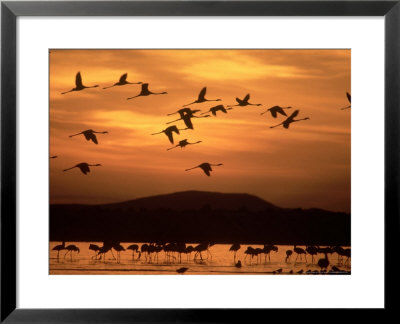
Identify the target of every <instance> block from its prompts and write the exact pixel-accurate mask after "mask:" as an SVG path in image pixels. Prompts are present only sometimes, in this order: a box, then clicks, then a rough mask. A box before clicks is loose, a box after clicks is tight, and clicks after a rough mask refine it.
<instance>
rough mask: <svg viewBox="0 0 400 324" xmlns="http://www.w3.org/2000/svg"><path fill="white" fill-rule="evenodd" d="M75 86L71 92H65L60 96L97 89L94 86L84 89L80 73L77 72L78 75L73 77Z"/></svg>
mask: <svg viewBox="0 0 400 324" xmlns="http://www.w3.org/2000/svg"><path fill="white" fill-rule="evenodd" d="M75 85H76V86H75V88H72V89H71V90H69V91H66V92H61V94H66V93H68V92H72V91H81V90H84V89H88V88H97V87H98V85H94V86H91V87H86V86H84V85H83V84H82V77H81V72H78V73H77V74H76V77H75Z"/></svg>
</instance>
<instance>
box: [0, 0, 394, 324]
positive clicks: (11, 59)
mask: <svg viewBox="0 0 400 324" xmlns="http://www.w3.org/2000/svg"><path fill="white" fill-rule="evenodd" d="M399 2H400V1H399V0H395V1H293V0H292V1H123V2H118V1H115V2H112V1H90V2H89V1H82V2H80V1H70V2H68V1H65V2H61V1H29V2H28V1H26V2H25V1H4V2H2V3H1V242H0V243H1V322H3V321H5V322H6V323H31V322H35V323H89V322H91V323H92V322H93V323H97V322H101V323H131V322H134V323H142V322H155V323H161V322H163V323H167V322H174V323H183V322H190V323H198V322H213V323H217V322H238V321H239V322H243V321H244V322H248V321H247V320H250V318H254V319H256V318H263V317H264V316H265V311H266V309H258V310H255V309H252V310H244V309H234V310H229V309H207V310H205V309H198V310H196V309H96V310H94V309H19V308H16V300H17V292H16V288H17V287H16V271H17V266H16V234H17V233H16V190H17V184H16V162H17V160H16V127H17V125H16V112H17V110H16V81H17V80H16V54H17V51H16V37H17V30H16V26H17V25H16V19H17V17H19V16H384V19H385V217H384V219H385V310H386V311H387V310H395V309H396V306H397V302H396V298H394V297H392V296H395V295H394V293H395V291H396V289H397V287H398V283H399V280H398V275H397V274H396V273H395V269H396V267H395V264H394V262H395V261H394V260H393V259H392V256H394V255H398V251H397V246H396V245H397V244H396V243H398V237H399V232H400V220H399V214H400V213H399V202H398V199H399V155H400V150H399V129H400V116H399V103H400V91H399V88H400V65H399V60H400V4H399ZM371 237H373V233H371ZM371 244H373V239H372V240H371ZM249 316H251V317H249ZM260 316H261V317H260ZM264 318H265V317H264ZM244 319H247V320H244ZM250 321H251V320H250Z"/></svg>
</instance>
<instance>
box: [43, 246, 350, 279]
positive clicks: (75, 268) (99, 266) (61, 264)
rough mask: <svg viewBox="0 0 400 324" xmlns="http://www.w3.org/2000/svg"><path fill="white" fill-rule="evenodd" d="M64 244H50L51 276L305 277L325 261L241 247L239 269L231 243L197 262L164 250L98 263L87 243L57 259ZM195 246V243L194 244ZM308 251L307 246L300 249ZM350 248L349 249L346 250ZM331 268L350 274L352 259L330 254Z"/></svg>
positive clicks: (108, 257) (283, 248)
mask: <svg viewBox="0 0 400 324" xmlns="http://www.w3.org/2000/svg"><path fill="white" fill-rule="evenodd" d="M92 243H93V244H96V245H98V246H102V245H103V243H102V242H92ZM59 244H61V242H50V258H49V265H50V274H63V275H68V274H71V275H72V274H76V275H84V274H88V275H89V274H90V275H93V274H96V275H106V274H112V275H117V274H125V275H135V274H140V275H143V274H151V275H154V274H168V275H171V274H178V273H177V272H176V270H177V269H179V268H181V267H186V268H188V270H187V271H186V272H185V275H190V274H192V275H204V274H211V275H229V274H235V275H237V274H274V272H275V273H276V274H278V272H276V271H277V270H278V269H282V270H281V274H290V272H291V271H292V272H293V274H297V272H298V271H301V270H303V274H306V275H307V274H308V273H307V271H309V270H310V271H314V270H320V267H319V266H318V265H317V262H318V260H319V259H320V258H323V257H324V255H323V254H320V253H319V254H317V255H316V256H315V257H314V263H313V262H312V260H311V255H308V254H307V256H306V258H307V262H306V261H305V260H304V256H303V258H302V259H301V260H300V257H298V259H297V261H296V262H295V260H296V253H293V255H292V256H291V259H290V261H288V262H285V259H286V251H287V250H293V245H290V246H288V245H277V247H278V251H277V252H274V251H272V252H271V261H269V260H268V257H267V260H266V262H265V258H264V254H262V255H261V256H259V257H258V258H257V257H253V258H251V257H250V256H247V257H246V255H245V253H244V251H245V250H246V249H247V247H248V246H251V247H253V248H263V246H262V245H242V246H241V248H240V249H239V250H238V252H237V253H236V262H237V261H238V260H240V261H241V264H242V266H241V267H240V268H237V267H235V263H234V253H233V252H231V251H229V248H230V247H231V245H229V244H216V245H213V246H211V247H210V248H209V251H210V254H207V252H206V251H205V252H202V258H203V260H201V259H200V257H199V256H198V257H197V258H196V260H194V259H193V258H194V256H195V252H192V253H191V254H190V255H185V254H182V256H181V261H179V257H178V254H177V253H175V254H173V256H172V257H171V258H169V259H167V258H166V255H165V252H164V251H161V252H160V253H158V260H157V259H156V255H155V254H153V255H152V259H151V260H146V258H145V255H144V253H143V254H142V255H141V257H140V259H139V260H137V257H138V254H137V253H135V256H134V257H135V260H132V251H131V250H126V251H122V252H121V253H120V259H119V260H115V259H114V258H113V256H112V254H111V252H108V253H107V254H106V258H105V261H104V260H103V258H102V259H101V260H96V259H95V258H93V256H94V255H95V253H94V251H92V250H89V244H90V243H87V242H66V246H68V245H70V244H74V245H76V246H77V247H78V248H79V249H80V253H77V252H72V257H71V255H70V253H68V254H67V256H66V257H64V255H65V253H66V250H63V251H60V254H59V258H57V251H53V250H52V249H53V247H55V246H56V245H59ZM131 244H138V245H139V247H140V246H141V245H142V243H121V245H122V246H123V247H124V248H126V247H128V246H129V245H131ZM192 245H193V246H195V244H192ZM298 247H301V248H303V249H305V246H298ZM344 248H347V247H344ZM113 254H114V256H115V257H117V252H116V251H115V250H113ZM328 258H329V267H328V271H329V270H331V267H332V266H336V267H337V268H339V269H340V270H344V271H346V272H347V273H350V269H351V259H349V260H348V261H347V263H346V264H345V262H344V261H345V260H346V258H344V261H343V262H338V255H337V253H333V254H328Z"/></svg>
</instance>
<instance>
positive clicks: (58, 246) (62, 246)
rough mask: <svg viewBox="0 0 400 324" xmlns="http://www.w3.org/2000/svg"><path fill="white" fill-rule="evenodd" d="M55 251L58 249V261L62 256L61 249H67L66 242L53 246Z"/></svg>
mask: <svg viewBox="0 0 400 324" xmlns="http://www.w3.org/2000/svg"><path fill="white" fill-rule="evenodd" d="M52 250H53V251H57V261H58V259H59V256H60V251H62V250H65V242H64V241H63V242H62V244H59V245H56V246H55V247H53V248H52Z"/></svg>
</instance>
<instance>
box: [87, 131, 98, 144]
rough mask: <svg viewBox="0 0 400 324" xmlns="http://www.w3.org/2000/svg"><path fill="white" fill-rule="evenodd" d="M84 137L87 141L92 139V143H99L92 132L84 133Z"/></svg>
mask: <svg viewBox="0 0 400 324" xmlns="http://www.w3.org/2000/svg"><path fill="white" fill-rule="evenodd" d="M85 137H86V139H87V140H88V141H90V140H92V141H93V143H95V144H99V143H98V142H97V137H96V135H95V134H93V133H85Z"/></svg>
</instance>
